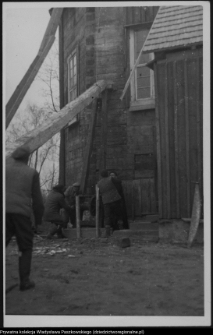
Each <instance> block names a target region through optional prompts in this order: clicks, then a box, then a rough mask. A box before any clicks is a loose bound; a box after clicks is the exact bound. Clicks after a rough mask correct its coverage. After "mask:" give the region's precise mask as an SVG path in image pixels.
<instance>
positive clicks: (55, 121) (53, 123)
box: [6, 80, 111, 158]
mask: <svg viewBox="0 0 213 335" xmlns="http://www.w3.org/2000/svg"><path fill="white" fill-rule="evenodd" d="M110 86H111V84H110ZM106 87H107V82H106V81H105V80H99V81H98V82H96V83H95V84H94V85H93V86H91V87H90V88H89V89H88V90H87V91H85V92H84V93H83V94H81V95H80V96H79V97H77V98H76V99H75V100H74V101H71V102H70V103H69V104H67V105H66V106H65V107H64V108H62V109H61V110H60V111H59V112H58V113H54V114H53V115H52V116H51V117H49V119H48V120H47V121H46V122H45V123H44V124H43V125H42V126H41V127H39V128H36V129H33V130H32V131H30V132H29V133H27V134H26V135H24V136H22V137H20V138H19V139H17V140H16V142H15V143H10V144H8V145H7V147H6V157H7V158H8V157H9V156H10V155H11V153H12V152H13V151H14V150H15V149H16V148H18V147H19V146H22V145H24V144H27V145H28V146H29V149H30V152H31V153H33V152H34V151H35V150H36V149H38V148H39V147H41V146H42V145H43V144H44V143H46V142H47V141H48V140H49V139H50V138H51V137H53V136H54V135H55V134H57V133H58V132H59V131H60V130H61V129H62V128H63V127H64V126H66V125H67V124H68V122H69V121H71V120H72V119H73V118H74V117H75V116H76V115H77V114H78V113H79V112H80V111H81V110H82V109H84V108H85V107H87V106H88V105H90V104H91V102H92V101H93V99H94V98H96V97H98V96H99V95H100V93H101V92H102V91H103V90H105V88H106Z"/></svg>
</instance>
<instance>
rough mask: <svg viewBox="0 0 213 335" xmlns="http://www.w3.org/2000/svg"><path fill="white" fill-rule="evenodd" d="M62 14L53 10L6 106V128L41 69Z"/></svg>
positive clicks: (57, 9)
mask: <svg viewBox="0 0 213 335" xmlns="http://www.w3.org/2000/svg"><path fill="white" fill-rule="evenodd" d="M62 12H63V8H55V9H54V10H53V13H52V16H51V18H50V21H49V24H48V26H47V29H46V31H45V34H44V38H43V40H42V43H41V46H40V48H39V51H38V54H37V56H36V57H35V59H34V61H33V62H32V64H31V65H30V67H29V69H28V70H27V72H26V74H25V75H24V77H23V78H22V80H21V82H20V83H19V85H18V86H17V88H16V89H15V91H14V93H13V95H12V96H11V98H10V100H9V101H8V103H7V105H6V128H7V127H8V126H9V124H10V122H11V120H12V118H13V117H14V115H15V113H16V111H17V109H18V107H19V106H20V104H21V102H22V100H23V98H24V96H25V95H26V93H27V91H28V89H29V88H30V86H31V84H32V82H33V80H34V79H35V77H36V75H37V73H38V71H39V69H40V68H41V65H42V64H43V61H44V59H45V58H46V56H47V54H48V52H49V50H50V49H51V47H52V45H53V42H54V40H55V32H56V30H57V27H58V25H59V23H60V19H61V14H62Z"/></svg>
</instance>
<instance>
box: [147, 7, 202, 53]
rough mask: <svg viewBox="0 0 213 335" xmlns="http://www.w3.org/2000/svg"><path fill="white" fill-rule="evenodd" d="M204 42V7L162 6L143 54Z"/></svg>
mask: <svg viewBox="0 0 213 335" xmlns="http://www.w3.org/2000/svg"><path fill="white" fill-rule="evenodd" d="M202 42H203V7H202V6H162V7H160V8H159V11H158V13H157V16H156V18H155V21H154V23H153V25H152V28H151V30H150V32H149V35H148V37H147V40H146V42H145V44H144V48H143V52H144V53H148V52H154V51H161V50H164V49H170V48H174V47H182V46H186V45H191V44H198V43H202Z"/></svg>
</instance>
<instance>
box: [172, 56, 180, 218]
mask: <svg viewBox="0 0 213 335" xmlns="http://www.w3.org/2000/svg"><path fill="white" fill-rule="evenodd" d="M173 71H174V73H173V75H174V133H175V182H176V208H177V212H176V218H177V219H179V218H180V199H179V196H180V192H179V152H178V115H177V104H178V102H177V74H176V61H174V64H173Z"/></svg>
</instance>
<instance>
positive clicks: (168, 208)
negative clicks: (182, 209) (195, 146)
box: [165, 63, 171, 219]
mask: <svg viewBox="0 0 213 335" xmlns="http://www.w3.org/2000/svg"><path fill="white" fill-rule="evenodd" d="M167 68H168V65H167V63H165V135H166V136H165V139H166V186H167V218H168V219H170V217H171V207H170V204H171V196H170V160H169V111H168V74H167V73H168V69H167Z"/></svg>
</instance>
